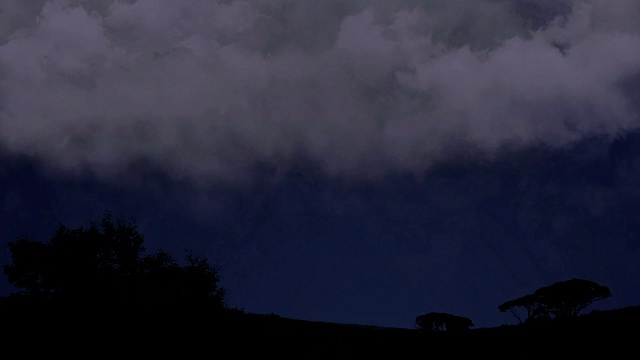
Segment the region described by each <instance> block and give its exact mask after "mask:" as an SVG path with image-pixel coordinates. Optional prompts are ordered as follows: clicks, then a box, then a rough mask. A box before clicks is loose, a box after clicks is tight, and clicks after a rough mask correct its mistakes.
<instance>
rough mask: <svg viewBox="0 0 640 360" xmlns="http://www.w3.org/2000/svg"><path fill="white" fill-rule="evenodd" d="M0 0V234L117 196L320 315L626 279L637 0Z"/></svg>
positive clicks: (182, 242)
mask: <svg viewBox="0 0 640 360" xmlns="http://www.w3.org/2000/svg"><path fill="white" fill-rule="evenodd" d="M5 3H6V4H7V5H6V6H5V7H3V9H2V10H3V11H2V12H0V151H1V154H0V155H1V158H0V165H1V166H0V208H1V209H2V214H1V215H2V216H1V217H0V229H1V230H2V231H1V234H2V239H1V240H2V242H3V244H4V243H6V242H7V241H11V240H14V239H15V238H16V237H18V236H22V235H26V236H30V237H35V238H37V239H41V240H47V239H48V238H49V237H50V236H51V235H52V234H53V232H54V231H55V229H56V227H57V226H58V225H59V224H64V225H67V226H71V227H76V226H83V225H87V224H88V223H89V221H97V220H99V218H100V217H101V215H102V214H103V213H104V212H105V211H110V212H112V214H114V215H116V216H120V217H123V218H125V219H135V221H136V224H137V225H138V226H139V228H140V231H141V232H142V233H143V235H144V236H145V238H146V241H145V242H146V245H147V248H148V249H149V250H150V251H155V250H159V249H165V250H169V251H170V252H172V253H173V254H175V256H176V257H177V258H180V257H181V256H182V255H183V254H184V253H185V252H186V251H194V252H197V253H200V254H202V255H205V256H206V257H207V258H209V260H210V261H212V262H213V263H215V264H217V265H218V266H219V267H220V269H221V276H222V283H223V284H222V285H223V286H224V287H225V288H226V289H227V302H228V305H229V306H231V307H236V308H241V309H244V310H246V311H249V312H257V313H275V314H278V315H281V316H286V317H293V318H300V319H309V320H318V321H331V322H343V323H358V324H371V325H379V326H395V327H408V328H411V327H413V324H414V319H415V317H416V316H417V315H420V314H424V313H426V312H431V311H438V312H448V313H452V314H456V315H460V316H466V317H469V318H471V319H472V320H473V321H474V322H475V324H476V326H477V327H486V326H498V325H502V324H505V323H514V322H515V318H514V317H512V316H511V315H510V314H503V313H500V312H499V311H498V310H497V307H498V305H500V304H501V303H503V302H505V301H507V300H511V299H514V298H517V297H520V296H523V295H526V294H529V293H531V292H533V291H535V290H537V289H538V288H540V287H542V286H546V285H549V284H551V283H554V282H557V281H562V280H567V279H569V278H573V277H579V278H585V279H588V280H592V281H596V282H598V283H600V284H602V285H606V286H608V287H609V288H610V289H611V291H612V293H613V297H612V298H611V299H607V300H604V301H601V302H599V303H596V304H593V305H592V308H591V309H595V308H598V307H602V308H618V307H623V306H631V305H638V304H639V303H640V290H638V280H637V279H638V275H640V265H639V264H640V262H638V259H639V255H640V254H639V252H640V250H639V249H638V235H637V234H639V233H640V232H639V231H638V230H640V229H638V227H639V226H638V220H639V218H638V216H639V213H638V210H640V202H639V200H640V191H639V190H638V189H639V188H638V186H639V185H640V137H639V136H638V131H640V119H639V114H640V24H639V23H638V21H637V19H638V18H640V3H638V2H637V1H629V0H610V1H600V0H554V1H552V0H544V1H542V0H540V1H533V0H469V1H449V0H423V1H415V0H398V1H393V2H389V1H383V0H374V1H367V2H358V1H351V0H331V1H322V2H311V1H309V2H303V1H291V0H278V1H255V2H244V1H240V0H234V1H218V0H184V1H180V2H175V1H173V0H136V1H123V0H92V1H81V0H59V1H53V0H34V1H29V2H23V1H8V2H5ZM3 5H4V3H3ZM7 251H8V249H7V248H6V247H5V246H2V247H0V256H1V260H3V261H7V260H8V256H9V254H8V253H7ZM0 281H2V282H0V286H1V287H0V289H2V290H5V291H4V292H5V293H7V292H8V291H9V290H10V289H9V286H8V284H7V283H6V279H5V278H2V279H0Z"/></svg>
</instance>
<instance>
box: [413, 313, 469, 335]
mask: <svg viewBox="0 0 640 360" xmlns="http://www.w3.org/2000/svg"><path fill="white" fill-rule="evenodd" d="M471 326H475V325H474V324H473V321H471V319H469V318H466V317H463V316H457V315H452V314H448V313H441V312H430V313H426V314H423V315H418V316H417V317H416V327H417V328H418V329H422V330H425V331H448V332H457V331H463V330H468V329H469V327H471Z"/></svg>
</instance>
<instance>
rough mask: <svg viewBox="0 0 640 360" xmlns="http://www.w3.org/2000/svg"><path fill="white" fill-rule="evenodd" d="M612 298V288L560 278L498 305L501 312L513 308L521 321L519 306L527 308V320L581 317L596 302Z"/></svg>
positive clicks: (511, 310)
mask: <svg viewBox="0 0 640 360" xmlns="http://www.w3.org/2000/svg"><path fill="white" fill-rule="evenodd" d="M609 297H611V290H609V288H608V287H606V286H603V285H600V284H598V283H596V282H593V281H590V280H584V279H577V278H574V279H570V280H566V281H559V282H556V283H553V284H551V285H549V286H545V287H542V288H540V289H538V290H536V291H535V292H534V293H533V294H529V295H525V296H522V297H520V298H517V299H513V300H509V301H507V302H505V303H503V304H501V305H499V306H498V310H500V311H501V312H506V311H510V312H511V313H512V314H513V315H514V316H515V317H516V319H518V321H519V322H521V323H522V322H523V321H522V317H521V316H519V315H518V312H517V311H516V310H517V308H519V307H522V308H524V309H525V310H526V318H525V319H524V322H526V321H528V320H532V319H538V318H552V319H556V318H558V319H560V318H572V317H575V316H578V315H579V314H580V313H581V312H582V311H583V310H584V309H586V308H587V307H588V306H589V305H591V304H592V303H593V302H594V301H598V300H603V299H606V298H609Z"/></svg>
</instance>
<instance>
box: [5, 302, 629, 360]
mask: <svg viewBox="0 0 640 360" xmlns="http://www.w3.org/2000/svg"><path fill="white" fill-rule="evenodd" d="M0 315H2V332H3V333H2V338H1V341H2V348H3V350H4V352H5V353H7V354H8V353H12V354H15V355H14V356H12V357H10V358H25V359H26V358H31V357H33V356H41V355H47V357H49V356H53V355H63V356H66V357H78V356H82V357H90V358H103V357H113V356H117V357H118V358H129V357H158V356H161V357H162V358H169V357H171V358H181V359H182V358H191V357H193V356H198V357H204V358H207V359H209V358H218V359H262V358H277V359H283V358H287V359H293V358H295V359H313V358H320V359H365V358H375V359H430V358H432V359H436V358H447V357H452V356H458V355H460V356H466V357H469V356H473V357H476V356H477V357H483V358H484V357H486V356H490V357H491V358H529V357H531V356H534V355H535V356H549V357H552V358H558V357H559V356H561V357H571V358H574V357H577V356H587V355H588V356H589V358H591V357H592V356H606V357H607V358H614V359H615V358H634V357H637V355H638V352H639V350H640V343H639V340H640V338H639V337H638V335H640V332H639V331H638V324H640V306H632V307H627V308H622V309H617V310H609V311H600V312H592V313H589V314H585V315H581V316H578V317H577V318H575V319H573V320H571V321H564V322H560V321H557V320H554V321H547V322H540V323H538V324H527V325H509V326H500V327H496V328H478V329H471V330H468V331H464V332H461V333H447V332H439V333H428V332H425V331H423V330H418V329H402V328H384V327H374V326H362V325H347V324H334V323H323V322H312V321H302V320H295V319H287V318H282V317H279V316H277V315H257V314H247V313H244V312H241V311H237V310H229V311H224V312H223V313H206V312H202V311H195V310H194V309H191V310H180V311H170V310H169V309H149V308H146V309H136V311H132V310H131V309H128V310H123V309H118V310H116V309H111V310H105V309H101V310H98V309H94V310H91V309H82V310H80V308H78V307H76V308H75V309H69V308H67V309H64V308H62V307H55V308H54V307H50V308H33V307H29V306H21V307H15V306H13V307H7V306H5V307H2V312H1V313H0Z"/></svg>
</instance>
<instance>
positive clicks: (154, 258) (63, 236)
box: [3, 213, 225, 308]
mask: <svg viewBox="0 0 640 360" xmlns="http://www.w3.org/2000/svg"><path fill="white" fill-rule="evenodd" d="M143 243H144V238H143V236H142V234H140V232H139V231H138V228H137V226H136V225H135V224H133V223H125V222H124V221H123V220H122V219H113V218H112V217H111V214H109V213H106V214H105V215H104V216H103V218H102V220H101V221H100V223H99V224H97V223H95V222H91V223H90V226H89V227H86V228H85V227H79V228H77V229H69V228H68V227H66V226H63V225H61V226H59V228H58V229H57V231H56V232H55V234H54V235H53V236H52V238H51V239H50V240H49V242H46V243H45V242H38V241H36V240H32V239H28V238H19V239H18V240H17V241H13V242H9V243H8V247H9V250H10V252H11V262H10V263H9V264H6V265H4V266H3V270H4V274H5V275H6V276H7V278H8V280H9V283H11V284H13V285H14V286H15V287H16V288H18V289H21V290H20V291H18V292H17V293H13V294H11V295H12V296H22V297H25V296H26V297H29V298H31V299H35V298H37V299H42V300H46V301H48V302H56V303H65V304H69V303H78V302H79V303H83V304H88V303H101V304H107V303H108V304H126V305H144V306H147V305H176V306H177V305H181V304H182V305H188V306H189V307H191V308H195V307H199V306H205V305H207V306H212V307H217V308H222V307H224V294H225V290H224V289H223V288H221V287H219V286H218V285H219V281H220V279H219V277H218V269H217V268H215V267H213V266H211V265H209V264H208V262H207V260H206V259H205V258H202V257H198V256H195V255H193V254H188V255H187V259H186V260H187V263H186V265H184V266H180V265H179V264H178V263H177V262H176V260H175V259H173V257H171V256H170V255H169V254H168V253H166V252H164V251H158V252H157V253H155V254H150V255H146V256H143V252H144V250H145V248H144V245H143Z"/></svg>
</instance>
